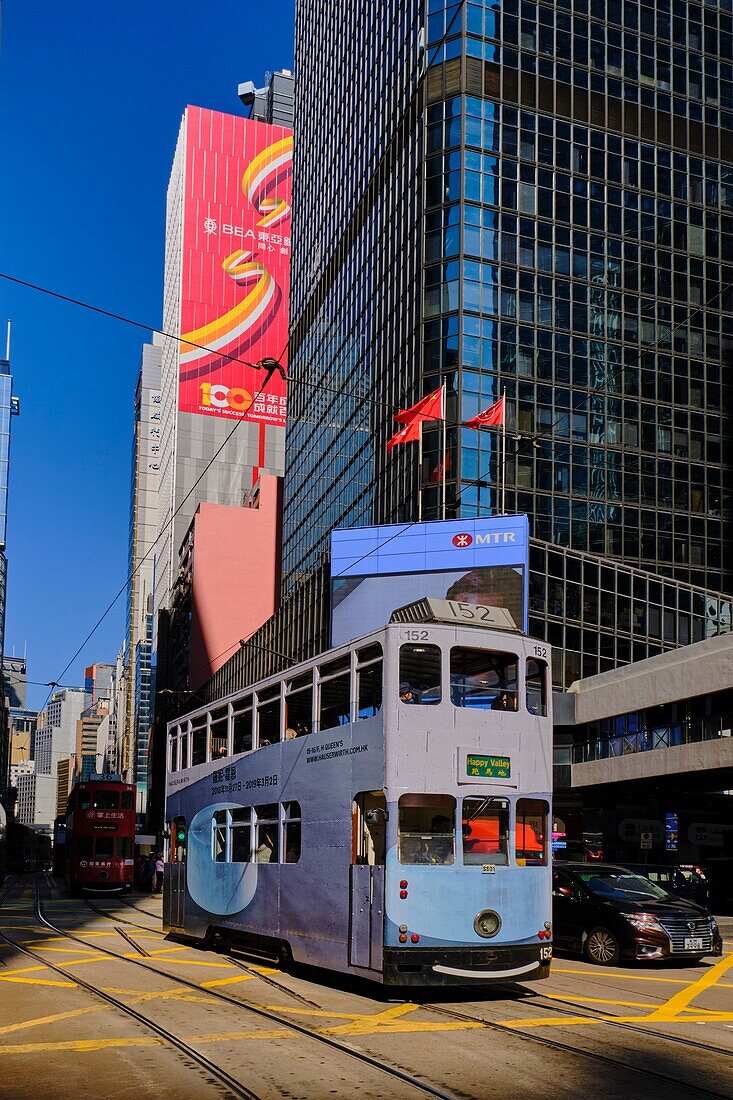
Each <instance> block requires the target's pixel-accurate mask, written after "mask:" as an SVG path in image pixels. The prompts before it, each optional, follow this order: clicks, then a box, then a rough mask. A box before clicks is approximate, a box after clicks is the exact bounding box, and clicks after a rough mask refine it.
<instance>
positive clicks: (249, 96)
mask: <svg viewBox="0 0 733 1100" xmlns="http://www.w3.org/2000/svg"><path fill="white" fill-rule="evenodd" d="M294 92H295V78H294V76H293V74H292V73H291V72H290V70H289V69H280V70H279V71H278V72H275V73H266V74H265V84H264V86H263V87H262V88H255V86H254V83H253V82H252V81H251V80H247V81H246V82H245V83H244V84H240V85H239V88H238V89H237V94H238V95H239V98H240V99H241V101H242V103H243V104H244V106H245V107H249V109H250V111H249V116H248V117H249V118H251V119H252V120H253V121H254V122H268V123H270V124H271V125H274V126H287V127H289V128H290V129H292V126H293V114H294V106H295V94H294Z"/></svg>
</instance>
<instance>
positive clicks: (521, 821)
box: [516, 798, 550, 867]
mask: <svg viewBox="0 0 733 1100" xmlns="http://www.w3.org/2000/svg"><path fill="white" fill-rule="evenodd" d="M549 816H550V807H549V804H548V803H547V802H545V801H544V800H543V799H541V798H520V799H518V800H517V831H516V849H517V863H518V864H520V866H526V867H544V866H546V865H547V835H548V834H547V823H548V820H549Z"/></svg>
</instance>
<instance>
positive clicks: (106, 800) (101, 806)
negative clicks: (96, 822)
mask: <svg viewBox="0 0 733 1100" xmlns="http://www.w3.org/2000/svg"><path fill="white" fill-rule="evenodd" d="M93 801H94V809H95V810H116V809H117V807H118V806H119V804H120V799H119V795H118V793H117V791H95V792H94V799H93Z"/></svg>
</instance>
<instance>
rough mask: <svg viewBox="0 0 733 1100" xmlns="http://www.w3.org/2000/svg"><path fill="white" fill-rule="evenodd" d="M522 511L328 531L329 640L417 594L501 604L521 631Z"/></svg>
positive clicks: (367, 626) (359, 630)
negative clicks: (471, 518) (329, 567)
mask: <svg viewBox="0 0 733 1100" xmlns="http://www.w3.org/2000/svg"><path fill="white" fill-rule="evenodd" d="M528 553H529V525H528V520H527V517H526V516H525V515H518V516H499V517H496V518H491V519H476V520H465V519H461V520H446V521H437V522H433V523H406V524H390V525H384V526H380V527H360V528H357V529H352V530H348V531H334V532H332V535H331V645H340V644H341V643H342V642H347V641H349V640H350V639H352V638H356V637H358V636H359V635H361V634H364V633H366V632H367V631H369V630H375V629H377V628H378V627H380V626H384V625H385V623H388V622H389V617H390V615H391V614H392V612H393V611H394V610H395V609H396V608H398V607H404V606H405V604H408V603H411V602H412V601H414V600H419V599H421V598H422V597H423V596H433V597H436V598H438V599H448V600H456V601H458V602H464V603H472V604H483V605H485V606H488V607H503V608H506V610H507V611H509V613H510V614H511V615H512V618H513V619H514V621H515V622H516V624H517V627H518V628H519V629H521V630H523V631H524V632H525V633H526V631H527V627H528V623H527V604H528V601H527V585H528V565H529V562H528Z"/></svg>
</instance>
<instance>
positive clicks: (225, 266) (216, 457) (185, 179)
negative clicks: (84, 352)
mask: <svg viewBox="0 0 733 1100" xmlns="http://www.w3.org/2000/svg"><path fill="white" fill-rule="evenodd" d="M291 158H292V137H291V134H290V131H289V130H288V129H287V128H285V127H283V126H269V125H267V124H265V123H262V122H253V121H250V120H247V119H243V118H236V117H234V116H233V115H226V114H222V113H220V112H217V111H208V110H204V109H202V108H199V107H187V108H186V111H185V114H184V116H183V120H182V123H181V129H180V133H179V138H178V144H177V147H176V154H175V158H174V162H173V170H172V173H171V180H170V186H169V189H168V208H167V226H166V263H165V289H164V308H163V329H164V331H165V332H168V333H180V334H181V337H182V338H181V342H180V343H177V342H175V341H173V340H170V339H169V340H166V341H165V342H164V344H163V356H162V403H161V404H162V435H161V451H160V482H159V491H158V531H157V542H156V559H155V561H156V564H155V571H156V572H155V612H156V615H157V613H158V612H160V611H166V610H168V609H169V608H170V606H171V594H172V589H173V585H174V582H175V578H176V574H177V572H178V552H179V548H180V546H181V543H182V541H183V538H184V536H185V534H186V532H187V530H188V528H189V526H190V524H191V521H192V519H193V517H194V515H195V513H196V509H197V507H198V505H199V504H200V503H202V502H204V501H205V502H208V503H212V504H227V505H232V506H234V507H241V506H242V504H243V503H244V500H245V498H246V496H247V494H248V492H249V491H250V489H251V488H252V486H253V484H254V483H255V482H256V480H257V477H258V475H259V472H260V471H267V472H269V473H273V474H278V475H281V474H282V472H283V464H284V435H285V378H284V369H285V368H286V365H287V358H286V356H287V341H288V322H287V316H288V314H287V292H288V281H289V275H288V272H289V265H290V166H291ZM268 360H270V361H273V362H272V366H271V367H268V366H267V365H265V366H262V367H260V366H258V364H259V363H261V362H265V361H268ZM154 630H157V623H154Z"/></svg>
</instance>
